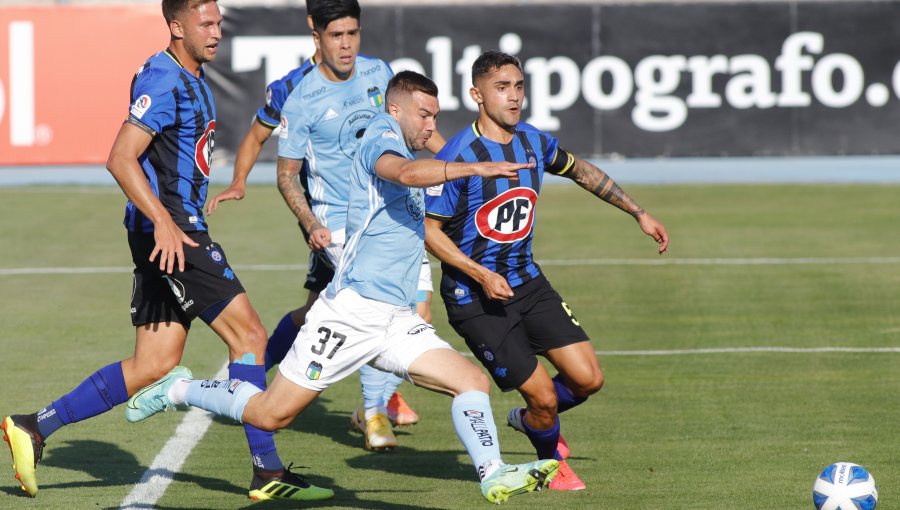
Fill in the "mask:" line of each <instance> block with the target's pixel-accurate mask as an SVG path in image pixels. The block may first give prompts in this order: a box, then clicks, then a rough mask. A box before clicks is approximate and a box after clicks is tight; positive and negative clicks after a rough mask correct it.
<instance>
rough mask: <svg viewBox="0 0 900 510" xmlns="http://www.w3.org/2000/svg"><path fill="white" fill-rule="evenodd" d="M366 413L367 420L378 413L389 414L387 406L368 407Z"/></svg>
mask: <svg viewBox="0 0 900 510" xmlns="http://www.w3.org/2000/svg"><path fill="white" fill-rule="evenodd" d="M365 414H366V420H367V421H368V420H371V419H372V418H374V417H375V415H376V414H383V415H385V416H387V407H385V406H375V407H369V408H367V409H366V413H365Z"/></svg>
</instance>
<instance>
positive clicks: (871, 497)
mask: <svg viewBox="0 0 900 510" xmlns="http://www.w3.org/2000/svg"><path fill="white" fill-rule="evenodd" d="M813 503H815V505H816V510H874V508H875V505H876V504H877V503H878V488H877V487H875V479H874V478H872V475H870V474H869V472H868V471H866V468H864V467H862V466H860V465H858V464H854V463H852V462H835V463H834V464H832V465H830V466H828V467H827V468H825V470H824V471H822V473H821V474H820V475H819V477H818V478H816V483H815V484H814V485H813Z"/></svg>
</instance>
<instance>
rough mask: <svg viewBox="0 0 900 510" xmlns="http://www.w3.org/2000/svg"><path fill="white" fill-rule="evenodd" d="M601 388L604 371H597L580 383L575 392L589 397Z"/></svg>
mask: <svg viewBox="0 0 900 510" xmlns="http://www.w3.org/2000/svg"><path fill="white" fill-rule="evenodd" d="M601 388H603V372H600V371H597V373H595V374H592V377H591V378H590V379H588V380H586V381H584V382H583V383H582V384H579V385H578V388H576V389H575V390H574V391H573V393H575V394H576V395H578V396H581V397H587V396H589V395H593V394H594V393H597V392H598V391H600V389H601Z"/></svg>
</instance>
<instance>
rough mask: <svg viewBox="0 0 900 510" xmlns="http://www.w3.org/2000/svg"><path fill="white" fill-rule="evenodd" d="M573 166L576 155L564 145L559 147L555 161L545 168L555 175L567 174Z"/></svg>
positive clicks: (554, 157)
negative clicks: (564, 147)
mask: <svg viewBox="0 0 900 510" xmlns="http://www.w3.org/2000/svg"><path fill="white" fill-rule="evenodd" d="M573 166H575V156H573V155H572V154H571V153H569V151H567V150H565V149H563V148H562V147H557V149H556V155H554V156H553V161H552V162H551V163H550V164H549V165H547V166H546V167H545V170H546V171H547V172H550V173H551V174H554V175H565V174H566V172H568V171H569V170H571V169H572V167H573Z"/></svg>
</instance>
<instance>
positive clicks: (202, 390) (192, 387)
mask: <svg viewBox="0 0 900 510" xmlns="http://www.w3.org/2000/svg"><path fill="white" fill-rule="evenodd" d="M261 391H262V390H261V389H259V388H257V387H256V386H254V385H253V384H251V383H248V382H246V381H237V380H231V381H214V380H201V379H197V380H194V381H191V382H190V384H188V388H187V392H186V393H185V395H184V403H185V404H187V405H189V406H194V407H199V408H200V409H204V410H206V411H209V412H211V413H215V414H217V415H219V416H227V417H229V418H231V419H233V420H234V421H237V422H240V421H241V417H242V416H243V415H244V408H245V407H247V402H248V401H249V400H250V397H252V396H253V395H256V394H257V393H259V392H261Z"/></svg>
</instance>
